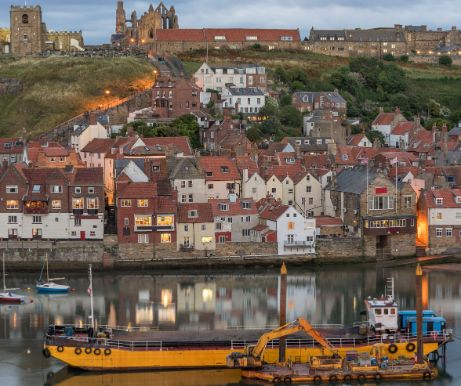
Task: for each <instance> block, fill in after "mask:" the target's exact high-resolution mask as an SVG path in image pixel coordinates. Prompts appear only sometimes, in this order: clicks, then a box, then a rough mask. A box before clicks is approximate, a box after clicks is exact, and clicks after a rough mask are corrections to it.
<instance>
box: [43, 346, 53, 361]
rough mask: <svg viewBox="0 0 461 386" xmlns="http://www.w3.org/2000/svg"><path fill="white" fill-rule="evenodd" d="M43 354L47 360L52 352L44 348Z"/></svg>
mask: <svg viewBox="0 0 461 386" xmlns="http://www.w3.org/2000/svg"><path fill="white" fill-rule="evenodd" d="M42 354H43V356H44V357H45V358H47V359H48V358H49V357H50V356H51V353H50V350H49V349H48V348H44V349H43V350H42Z"/></svg>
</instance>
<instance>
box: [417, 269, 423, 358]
mask: <svg viewBox="0 0 461 386" xmlns="http://www.w3.org/2000/svg"><path fill="white" fill-rule="evenodd" d="M422 284H423V269H422V268H421V265H419V264H418V266H417V267H416V343H417V351H416V362H417V363H418V364H423V363H424V350H423V294H422Z"/></svg>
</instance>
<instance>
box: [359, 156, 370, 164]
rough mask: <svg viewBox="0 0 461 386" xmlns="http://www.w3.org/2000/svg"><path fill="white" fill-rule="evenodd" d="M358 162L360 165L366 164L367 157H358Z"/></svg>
mask: <svg viewBox="0 0 461 386" xmlns="http://www.w3.org/2000/svg"><path fill="white" fill-rule="evenodd" d="M360 164H361V165H368V158H361V159H360Z"/></svg>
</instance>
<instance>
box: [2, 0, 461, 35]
mask: <svg viewBox="0 0 461 386" xmlns="http://www.w3.org/2000/svg"><path fill="white" fill-rule="evenodd" d="M23 1H24V0H23ZM37 1H39V3H38V2H37V3H36V2H31V1H29V0H28V1H27V4H40V5H41V6H42V13H43V20H44V21H45V23H46V24H47V27H48V29H49V30H80V29H81V30H82V31H83V35H84V38H85V42H86V43H88V44H98V43H107V42H109V40H110V35H111V33H113V31H114V29H115V7H116V0H72V1H71V0H37ZM124 3H125V11H126V13H127V17H129V15H130V14H131V11H132V10H134V9H135V10H136V11H137V13H138V17H139V15H140V14H142V13H143V12H145V11H146V10H147V9H148V7H149V4H150V2H149V1H141V0H126V1H125V2H124ZM164 3H165V5H166V6H167V7H168V8H169V7H170V5H174V7H175V8H176V13H177V15H178V16H179V26H180V27H181V28H201V27H258V28H299V29H300V30H301V34H302V37H304V36H305V35H306V34H307V33H308V31H309V29H310V28H311V27H312V26H314V28H317V29H322V28H333V29H341V28H355V27H362V28H368V27H379V26H393V25H394V24H404V25H405V24H413V25H420V24H426V25H428V26H429V27H431V28H436V27H443V28H450V27H451V26H452V25H456V24H457V21H458V22H459V20H460V19H461V18H460V16H461V7H460V3H459V0H438V1H434V0H413V1H411V2H410V1H405V0H384V1H383V0H380V1H376V0H232V1H229V0H176V1H174V2H171V3H170V2H168V1H165V2H164ZM9 4H18V5H19V4H21V5H22V4H24V3H23V2H21V1H14V0H0V26H5V27H6V26H9ZM156 5H157V3H154V6H156ZM460 27H461V23H460Z"/></svg>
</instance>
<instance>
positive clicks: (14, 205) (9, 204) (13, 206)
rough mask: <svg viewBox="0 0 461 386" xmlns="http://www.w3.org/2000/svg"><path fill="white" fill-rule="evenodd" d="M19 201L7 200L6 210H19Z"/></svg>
mask: <svg viewBox="0 0 461 386" xmlns="http://www.w3.org/2000/svg"><path fill="white" fill-rule="evenodd" d="M18 208H19V201H18V200H6V209H18Z"/></svg>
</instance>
